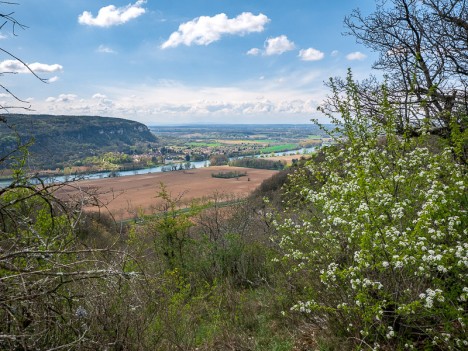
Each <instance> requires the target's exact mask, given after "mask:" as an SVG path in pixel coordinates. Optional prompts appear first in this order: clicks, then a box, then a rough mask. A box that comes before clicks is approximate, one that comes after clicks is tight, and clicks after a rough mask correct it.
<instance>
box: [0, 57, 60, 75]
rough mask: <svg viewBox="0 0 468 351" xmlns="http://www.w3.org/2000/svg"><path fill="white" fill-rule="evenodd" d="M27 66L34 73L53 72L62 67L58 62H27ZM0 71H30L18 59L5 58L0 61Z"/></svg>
mask: <svg viewBox="0 0 468 351" xmlns="http://www.w3.org/2000/svg"><path fill="white" fill-rule="evenodd" d="M27 65H28V67H29V68H30V69H31V70H32V71H33V72H34V73H53V72H59V71H62V70H63V67H62V66H61V65H59V64H53V65H48V64H45V63H39V62H34V63H28V64H27ZM0 72H2V73H6V72H12V73H31V71H30V70H29V69H28V68H27V67H26V66H25V65H24V64H23V63H21V62H20V61H18V60H5V61H1V62H0Z"/></svg>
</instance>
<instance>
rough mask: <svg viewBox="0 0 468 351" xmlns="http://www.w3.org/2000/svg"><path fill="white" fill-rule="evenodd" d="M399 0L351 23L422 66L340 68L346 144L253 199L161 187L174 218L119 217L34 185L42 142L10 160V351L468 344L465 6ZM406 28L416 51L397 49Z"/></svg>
mask: <svg viewBox="0 0 468 351" xmlns="http://www.w3.org/2000/svg"><path fill="white" fill-rule="evenodd" d="M392 4H393V5H392V6H394V7H392V8H390V10H388V9H387V8H383V7H379V8H378V10H377V12H376V14H375V15H374V16H371V17H370V18H368V19H363V18H362V17H361V15H360V13H359V12H356V13H354V17H352V18H354V19H355V20H356V19H357V20H358V21H361V22H360V23H357V24H356V22H352V18H351V19H348V23H350V27H351V30H354V31H355V34H356V35H357V36H358V38H360V40H362V41H364V42H365V43H367V44H368V45H374V47H378V48H379V49H381V50H382V52H383V54H384V55H383V56H382V57H381V60H380V62H379V64H380V65H382V67H386V68H387V69H388V70H389V71H390V72H394V71H395V70H396V71H398V70H401V69H402V67H406V68H408V67H410V68H409V71H406V72H405V73H407V74H404V75H402V76H401V77H400V76H397V75H395V77H394V80H393V81H391V82H389V83H388V84H378V85H373V84H371V83H372V82H373V81H371V82H367V83H365V84H360V83H357V82H355V81H354V80H353V78H352V75H351V73H349V74H348V76H347V77H346V79H338V80H337V79H331V80H330V84H329V86H330V88H331V94H330V97H329V101H328V104H325V105H324V107H323V108H322V111H323V112H324V113H325V114H327V115H328V117H329V118H330V119H331V120H332V121H333V122H334V123H335V126H336V131H335V134H334V137H335V139H336V144H335V145H334V146H332V147H328V148H324V149H323V150H321V151H320V152H319V153H317V154H315V155H314V156H313V157H312V158H311V159H310V160H307V161H301V162H298V163H296V164H295V165H294V166H293V167H292V168H291V169H289V170H288V171H282V172H279V173H277V174H276V175H275V176H274V177H273V178H271V179H269V180H267V181H265V182H264V183H263V184H262V185H261V186H260V188H259V189H258V190H257V191H256V192H255V194H253V195H252V196H251V198H249V199H248V200H245V201H234V200H235V199H229V198H226V197H223V196H220V195H219V194H213V195H212V196H210V197H208V198H205V199H201V200H199V201H194V202H193V204H192V205H191V206H190V207H188V208H185V209H183V210H181V209H180V202H181V195H174V194H170V192H169V191H168V190H167V188H166V187H165V186H164V185H163V184H162V185H160V187H159V188H158V189H157V190H155V192H157V197H158V198H160V199H161V200H163V201H162V205H161V206H160V208H158V209H157V215H155V216H152V217H145V219H144V220H143V221H141V222H139V223H133V224H128V225H124V224H123V223H121V224H117V223H115V222H114V221H112V219H111V218H109V217H108V216H106V215H105V214H104V213H103V212H102V211H101V212H92V213H90V212H84V211H83V206H85V205H90V204H93V203H98V202H97V201H96V198H95V196H96V194H94V193H91V192H87V193H86V192H81V193H80V196H78V197H77V198H76V201H70V202H69V203H63V202H61V201H59V200H58V199H57V198H56V197H55V196H54V192H55V191H57V190H58V188H60V185H46V184H41V183H39V184H38V185H37V186H32V185H31V182H30V179H28V178H27V177H26V176H25V173H24V165H25V163H26V159H27V152H28V151H27V147H25V146H23V145H21V144H20V145H18V144H17V145H16V149H15V153H13V154H12V153H7V154H5V155H2V158H0V160H2V161H1V162H6V161H7V160H8V161H10V162H11V163H12V164H14V165H15V170H16V171H15V174H14V176H15V179H14V181H13V182H12V183H11V184H10V185H9V186H8V187H6V188H3V189H0V292H1V293H0V348H1V349H9V350H60V349H71V350H73V349H76V350H96V349H103V350H104V349H106V350H294V351H297V350H353V349H355V350H411V349H419V350H464V349H467V347H468V338H467V335H468V332H467V323H468V304H467V299H468V240H467V238H468V229H467V228H468V212H467V210H466V209H467V208H468V192H467V191H466V189H467V187H468V177H467V159H468V158H467V155H468V153H467V151H468V129H467V123H468V106H467V101H468V99H467V95H466V92H467V90H466V89H464V87H466V75H467V72H466V71H463V67H466V55H465V56H463V55H456V54H457V53H458V54H463V53H464V52H466V51H463V49H464V46H463V45H466V44H465V41H463V40H458V39H457V38H466V36H463V35H461V36H460V33H461V34H464V33H466V31H465V32H464V28H465V27H464V26H463V25H460V23H462V24H463V23H466V20H465V19H466V11H464V10H465V7H464V2H463V3H462V2H460V1H443V0H441V1H422V2H411V1H406V0H395V1H394V2H392ZM457 11H458V12H459V13H458V12H457ZM397 15H398V16H397ZM457 16H458V17H457ZM463 16H465V17H463ZM454 19H455V21H454ZM349 21H351V22H349ZM388 21H390V22H391V23H392V24H393V23H394V21H397V22H400V21H403V24H404V25H403V24H402V25H401V26H395V25H392V26H382V25H381V24H382V23H386V24H388ZM408 23H409V24H417V25H413V26H408ZM378 24H379V25H378ZM400 24H401V23H400ZM427 26H429V27H427ZM429 29H430V30H429ZM366 30H367V32H366ZM386 30H390V31H394V30H395V31H397V33H396V34H395V33H393V32H392V33H393V34H395V35H393V36H391V35H389V33H386V32H382V31H386ZM407 31H409V34H413V35H404V34H408V33H407ZM450 33H451V34H454V35H452V36H447V34H450ZM415 34H418V35H415ZM455 34H456V35H455ZM457 35H458V36H457ZM395 38H397V39H398V40H399V41H398V43H399V44H400V45H399V46H397V47H398V48H402V49H407V51H404V55H399V52H397V53H394V52H393V53H392V55H388V53H389V51H388V49H389V48H388V47H387V45H390V44H394V42H392V40H394V39H395ZM441 38H446V39H444V40H446V41H441ZM381 39H386V40H381ZM413 40H416V43H412V41H413ZM447 43H448V44H447ZM413 44H414V45H413ZM446 44H447V45H446ZM405 45H406V46H405ZM418 45H419V46H418ZM390 48H392V46H391V45H390ZM393 48H394V47H393ZM421 48H424V50H421ZM430 49H434V50H432V55H430V56H426V54H427V52H429V51H431V50H430ZM435 49H440V50H435ZM445 49H447V50H448V49H449V51H444V50H445ZM414 50H416V51H414ZM446 52H449V53H451V54H453V55H452V56H450V57H448V58H447V60H441V61H440V60H438V56H437V55H439V54H440V53H442V55H444V53H446ZM442 57H444V56H442ZM386 60H387V61H386ZM434 67H436V68H435V72H432V73H434V74H432V75H431V74H429V73H431V72H430V70H431V69H434ZM398 72H399V71H398ZM427 74H429V76H427ZM433 77H437V78H438V79H439V78H440V80H441V82H442V83H444V82H445V83H446V84H437V82H433V81H431V79H430V78H433ZM445 77H450V78H449V79H448V81H444V79H445ZM405 79H408V80H409V81H405ZM406 83H408V84H406ZM428 85H429V86H428ZM369 87H371V88H372V92H371V93H370V94H369V93H368V92H369V90H368V88H369ZM1 122H2V123H5V122H6V120H5V119H1ZM13 156H14V157H13ZM20 156H21V157H20ZM216 161H219V162H227V161H226V157H219V158H218V159H217V160H216ZM39 181H40V180H39ZM76 186H77V187H79V183H78V184H77V185H76ZM226 204H229V205H230V206H226ZM101 210H102V209H101Z"/></svg>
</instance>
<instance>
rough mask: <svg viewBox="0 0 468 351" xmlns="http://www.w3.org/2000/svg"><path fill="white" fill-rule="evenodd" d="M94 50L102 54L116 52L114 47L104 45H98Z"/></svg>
mask: <svg viewBox="0 0 468 351" xmlns="http://www.w3.org/2000/svg"><path fill="white" fill-rule="evenodd" d="M96 51H97V52H100V53H103V54H116V53H117V52H116V51H115V50H114V49H112V48H110V47H108V46H105V45H99V47H98V48H97V50H96Z"/></svg>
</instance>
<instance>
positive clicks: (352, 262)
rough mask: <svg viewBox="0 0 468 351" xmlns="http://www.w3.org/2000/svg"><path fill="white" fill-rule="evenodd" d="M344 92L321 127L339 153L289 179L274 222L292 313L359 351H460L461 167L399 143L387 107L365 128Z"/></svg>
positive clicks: (463, 277)
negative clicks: (333, 130) (290, 281)
mask: <svg viewBox="0 0 468 351" xmlns="http://www.w3.org/2000/svg"><path fill="white" fill-rule="evenodd" d="M354 88H355V87H354V83H353V81H352V79H351V77H349V78H348V86H347V89H348V90H347V95H346V96H344V97H339V96H337V95H336V96H335V99H336V101H337V102H338V105H339V107H340V112H341V116H342V118H343V120H342V121H339V120H337V119H336V118H334V117H333V116H330V118H332V120H334V122H335V123H336V124H337V125H339V127H338V128H339V132H341V133H343V136H345V138H346V139H345V140H346V142H342V145H341V147H333V148H328V149H326V150H325V151H324V152H323V155H322V157H323V161H322V162H316V161H314V160H312V161H310V162H308V163H307V164H306V167H305V168H302V169H299V170H298V171H296V172H295V173H294V174H293V175H292V176H291V178H290V180H291V185H290V187H289V189H288V193H289V195H291V198H295V199H296V200H295V202H294V201H290V203H289V205H290V206H291V208H292V209H293V210H292V211H290V212H289V213H290V214H289V215H287V216H286V218H284V219H282V220H278V221H277V222H276V227H277V228H278V229H279V230H280V231H281V233H282V234H281V236H280V242H279V243H280V246H281V248H282V249H283V255H282V257H281V259H282V260H283V261H284V262H286V263H287V264H288V265H289V267H290V274H291V275H293V276H295V277H297V279H301V281H302V282H303V283H302V284H303V285H304V286H303V289H301V290H300V291H301V293H300V294H299V296H297V302H296V304H294V305H293V306H292V307H291V310H292V311H297V312H298V313H301V314H304V315H306V316H307V318H308V319H310V321H311V322H313V323H316V324H318V325H323V324H324V323H326V325H327V328H328V330H329V331H331V332H332V334H334V335H336V336H340V337H343V338H346V339H347V340H348V341H349V340H351V341H353V343H355V344H356V345H357V346H359V347H360V348H364V347H365V348H369V349H378V348H381V349H385V350H386V349H391V350H393V349H412V348H417V349H429V348H437V349H460V348H464V347H466V345H468V339H467V337H466V335H467V331H466V324H467V323H468V315H467V304H466V300H467V299H468V279H467V278H468V271H467V269H468V243H467V241H466V238H467V234H468V230H467V229H466V228H467V225H468V216H467V212H466V208H467V204H468V203H467V202H468V201H467V194H466V188H467V186H468V184H467V183H468V182H467V178H466V166H463V165H460V164H458V163H457V162H456V161H455V159H454V157H453V153H454V150H453V149H450V148H446V149H443V150H442V151H441V152H431V151H430V150H429V149H428V148H427V147H426V140H427V136H423V137H420V138H417V139H409V138H405V137H398V136H397V135H396V133H395V128H394V125H395V123H392V120H394V115H395V114H394V113H393V111H392V110H391V108H390V107H389V105H388V103H387V102H386V101H385V100H384V101H382V104H381V110H380V113H381V114H382V115H383V116H385V118H386V119H387V121H388V124H387V125H386V126H385V127H380V126H377V125H372V124H370V123H369V120H368V119H367V118H366V116H363V115H362V114H360V113H359V103H358V102H359V101H358V97H357V94H356V93H355V92H356V90H355V89H354ZM351 107H354V108H356V111H357V112H356V113H353V114H352V113H350V110H351ZM384 128H385V129H384ZM382 135H385V139H384V140H383V139H382V138H381V136H382ZM298 198H299V199H300V200H297V199H298ZM292 213H294V215H292ZM298 281H299V280H298Z"/></svg>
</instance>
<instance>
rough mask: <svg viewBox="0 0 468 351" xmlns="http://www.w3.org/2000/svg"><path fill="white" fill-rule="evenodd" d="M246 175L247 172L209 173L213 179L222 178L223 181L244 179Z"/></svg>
mask: <svg viewBox="0 0 468 351" xmlns="http://www.w3.org/2000/svg"><path fill="white" fill-rule="evenodd" d="M246 175H247V172H237V171H232V172H218V173H211V176H212V177H213V178H224V179H229V178H239V177H245V176H246Z"/></svg>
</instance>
